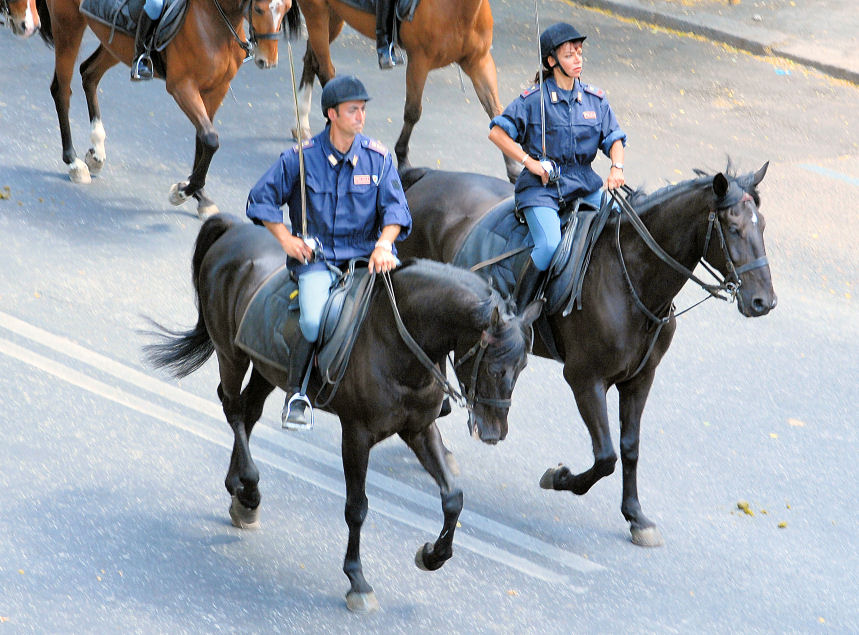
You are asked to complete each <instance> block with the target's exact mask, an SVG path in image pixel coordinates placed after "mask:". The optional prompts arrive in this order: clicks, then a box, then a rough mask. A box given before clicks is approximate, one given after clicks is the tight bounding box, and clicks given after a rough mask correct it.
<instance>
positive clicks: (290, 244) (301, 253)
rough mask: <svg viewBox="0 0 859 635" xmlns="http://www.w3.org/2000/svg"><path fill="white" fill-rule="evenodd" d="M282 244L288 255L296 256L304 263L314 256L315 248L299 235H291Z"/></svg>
mask: <svg viewBox="0 0 859 635" xmlns="http://www.w3.org/2000/svg"><path fill="white" fill-rule="evenodd" d="M281 244H282V246H283V250H284V251H285V252H286V255H287V256H290V257H292V258H295V259H296V260H298V262H300V263H302V264H305V265H306V264H307V263H308V262H310V259H311V258H312V257H313V250H311V249H310V247H308V246H307V243H305V242H304V241H303V240H302V239H301V238H299V237H298V236H295V235H289V236H287V237H286V239H285V240H284V242H283V243H281Z"/></svg>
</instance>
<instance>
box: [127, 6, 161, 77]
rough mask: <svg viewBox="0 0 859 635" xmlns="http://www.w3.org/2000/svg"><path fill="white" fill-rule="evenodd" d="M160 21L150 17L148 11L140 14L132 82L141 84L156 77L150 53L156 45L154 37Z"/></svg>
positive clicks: (132, 64)
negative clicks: (140, 82)
mask: <svg viewBox="0 0 859 635" xmlns="http://www.w3.org/2000/svg"><path fill="white" fill-rule="evenodd" d="M157 24H158V20H153V19H152V18H150V17H149V14H147V13H146V11H141V12H140V22H139V23H138V25H137V37H136V38H135V40H134V60H133V61H132V62H131V80H132V81H134V82H139V81H143V80H149V79H152V78H153V77H155V68H154V67H153V66H152V58H151V57H150V56H149V52H150V51H151V50H152V46H153V44H154V42H153V41H152V40H153V36H154V35H155V27H156V25H157Z"/></svg>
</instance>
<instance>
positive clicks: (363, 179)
mask: <svg viewBox="0 0 859 635" xmlns="http://www.w3.org/2000/svg"><path fill="white" fill-rule="evenodd" d="M352 182H353V183H354V184H355V185H370V175H369V174H354V175H353V176H352Z"/></svg>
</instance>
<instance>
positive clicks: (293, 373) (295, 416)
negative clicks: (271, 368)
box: [280, 337, 316, 430]
mask: <svg viewBox="0 0 859 635" xmlns="http://www.w3.org/2000/svg"><path fill="white" fill-rule="evenodd" d="M315 347H316V343H315V342H308V341H307V340H306V339H304V337H302V338H300V340H299V342H298V343H297V344H296V346H295V348H294V349H293V351H292V353H291V354H290V360H289V386H290V389H289V390H288V391H287V393H286V401H285V402H284V404H283V412H281V413H280V422H281V425H282V426H283V427H284V428H287V429H289V430H310V429H311V428H312V427H313V407H312V406H311V405H310V400H309V399H308V398H307V395H305V394H304V393H303V392H302V390H301V388H302V386H301V384H302V381H303V380H304V376H305V374H307V373H308V372H309V370H310V364H311V363H312V362H313V351H314V349H315Z"/></svg>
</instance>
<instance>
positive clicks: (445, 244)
mask: <svg viewBox="0 0 859 635" xmlns="http://www.w3.org/2000/svg"><path fill="white" fill-rule="evenodd" d="M766 169H767V165H764V166H763V167H762V168H761V169H760V170H759V171H758V172H756V173H754V174H748V175H745V176H742V177H736V176H732V175H731V174H730V171H728V175H727V176H726V175H725V174H721V173H720V174H716V175H715V176H713V175H709V176H701V177H699V178H697V179H693V180H690V181H686V182H683V183H679V184H677V185H673V186H668V187H666V188H663V189H662V190H660V191H658V192H656V193H654V194H652V195H649V196H645V195H644V194H641V193H638V194H636V195H634V196H633V197H632V203H633V205H634V206H635V208H636V209H637V210H638V212H639V213H640V218H639V217H638V216H637V215H636V214H635V213H634V212H632V213H629V214H626V215H624V217H623V218H621V216H619V215H613V218H611V219H610V220H608V222H607V224H606V226H605V229H604V230H603V233H602V235H601V236H600V238H599V239H598V240H597V241H596V243H595V245H594V249H593V252H592V254H591V260H590V266H589V269H588V271H587V275H586V277H585V279H584V285H583V288H582V294H581V298H582V308H581V310H577V309H573V310H572V312H571V313H569V314H568V315H566V316H564V315H563V313H564V312H565V311H559V312H557V313H555V314H553V315H550V316H545V315H544V316H541V317H540V318H539V320H538V330H539V331H540V332H541V334H543V333H549V335H547V336H545V338H537V341H536V342H535V344H534V353H535V354H536V355H540V356H541V357H547V358H549V359H552V358H556V359H558V361H561V362H562V363H563V365H564V379H566V381H567V383H568V384H569V385H570V388H572V390H573V394H574V395H575V399H576V404H577V405H578V408H579V414H581V416H582V419H583V420H584V422H585V425H586V426H587V428H588V432H590V435H591V442H592V444H593V452H594V463H593V466H592V467H591V468H589V469H588V470H585V471H584V472H582V473H580V474H574V473H572V472H571V471H570V470H569V469H568V468H567V467H564V466H558V467H553V468H549V469H548V470H547V471H546V473H545V474H544V475H543V478H542V479H541V480H540V486H541V487H543V488H545V489H555V490H568V491H572V492H573V493H575V494H579V495H581V494H584V493H586V492H587V491H588V490H589V489H590V488H591V486H593V484H594V483H596V482H597V481H598V480H599V479H601V478H603V477H604V476H608V475H609V474H611V473H612V472H613V471H614V468H615V463H616V462H617V454H615V451H614V447H613V445H612V440H611V432H610V430H609V421H608V412H607V406H606V392H607V391H608V389H609V388H611V387H612V386H616V387H617V391H618V396H619V400H620V455H621V462H622V465H623V498H622V502H621V511H622V513H623V515H624V517H625V518H626V520H627V521H628V522H629V525H630V532H631V534H632V541H633V542H634V543H635V544H638V545H643V546H656V545H661V544H662V536H661V534H660V532H659V530H658V528H657V527H656V525H655V524H654V523H653V522H651V521H650V520H649V519H648V518H647V517H646V516H645V515H644V513H643V512H642V510H641V505H640V503H639V500H638V484H637V474H636V469H637V465H638V443H639V430H640V424H641V415H642V412H643V411H644V404H645V403H646V401H647V395H648V393H649V392H650V387H651V385H652V384H653V379H654V376H655V374H656V367H657V366H658V365H659V362H660V360H661V359H662V356H663V355H664V354H665V352H666V351H667V350H668V347H669V345H670V344H671V339H672V337H673V335H674V330H675V327H676V323H675V314H674V305H673V300H674V297H675V296H676V295H677V294H678V293H679V292H680V289H681V288H682V287H683V285H684V284H685V283H686V281H687V280H689V279H693V280H695V281H696V282H698V280H697V278H695V277H694V275H693V274H692V271H691V270H692V269H694V268H695V266H696V264H697V263H698V262H699V261H706V262H707V263H710V264H711V265H712V267H715V269H717V270H718V271H719V272H720V273H721V274H722V275H723V276H725V281H723V283H722V285H721V287H720V288H721V289H727V290H729V291H731V292H732V293H733V294H734V295H735V297H736V299H737V308H738V309H739V311H740V313H741V314H743V315H744V316H746V317H757V316H761V315H766V314H767V313H768V312H769V311H770V310H771V309H773V308H774V307H775V305H776V296H775V293H774V292H773V288H772V280H771V278H770V270H769V265H768V264H767V258H766V255H765V250H764V240H763V231H764V225H765V223H764V218H763V216H761V214H760V212H759V211H758V205H759V203H760V199H759V197H758V193H757V190H756V188H757V185H758V183H760V181H761V180H762V179H763V177H764V174H765V173H766ZM403 184H404V186H405V187H406V188H407V189H406V197H407V198H408V201H409V207H410V209H411V212H412V218H413V222H414V229H413V231H412V234H411V236H410V237H409V238H408V239H407V240H406V241H405V242H404V243H403V244H402V247H401V248H400V254H401V255H402V256H403V257H405V256H422V257H429V258H433V259H436V260H441V261H444V262H451V261H452V260H453V258H454V256H455V252H456V249H457V246H458V245H460V244H461V242H462V239H463V237H464V236H466V235H467V234H468V233H469V232H470V230H471V229H472V227H474V225H475V224H476V223H477V222H478V221H479V220H480V219H481V218H482V217H483V215H484V214H485V213H486V212H487V211H488V210H490V209H491V208H492V207H493V206H494V205H496V204H497V203H499V202H500V201H502V200H504V199H506V198H508V197H510V196H512V194H513V192H512V186H510V184H508V183H506V182H504V181H502V180H500V179H495V178H492V177H488V176H483V175H479V174H465V173H454V172H439V171H433V170H417V169H413V170H410V171H408V172H405V173H404V174H403ZM642 227H644V228H645V229H644V230H642ZM710 290H711V291H712V290H713V289H712V288H711V289H710ZM540 321H544V323H543V324H539V322H540ZM543 327H545V328H543ZM547 340H551V342H550V343H551V344H552V345H553V347H554V348H555V351H552V350H551V347H550V346H549V344H548V343H547Z"/></svg>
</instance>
